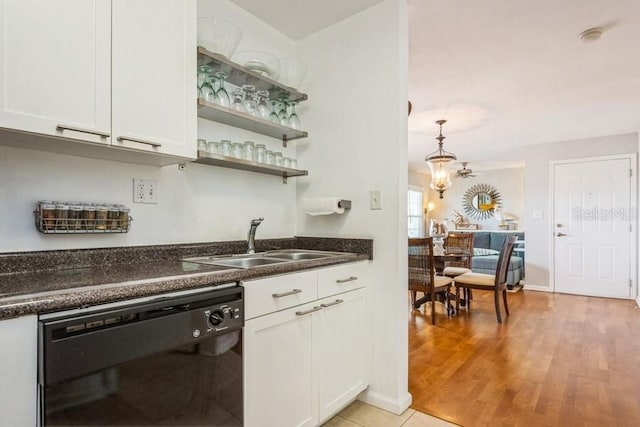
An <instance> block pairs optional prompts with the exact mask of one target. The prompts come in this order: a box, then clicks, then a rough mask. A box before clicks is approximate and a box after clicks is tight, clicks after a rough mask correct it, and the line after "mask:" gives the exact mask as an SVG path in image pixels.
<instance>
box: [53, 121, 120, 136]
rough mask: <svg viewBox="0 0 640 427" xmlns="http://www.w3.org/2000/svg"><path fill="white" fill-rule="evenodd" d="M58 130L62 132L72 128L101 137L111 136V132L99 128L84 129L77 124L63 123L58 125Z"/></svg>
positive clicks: (75, 130)
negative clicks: (76, 125)
mask: <svg viewBox="0 0 640 427" xmlns="http://www.w3.org/2000/svg"><path fill="white" fill-rule="evenodd" d="M56 130H59V131H61V132H62V131H65V130H72V131H74V132H82V133H90V134H91V135H98V136H99V137H101V138H109V137H110V136H111V134H110V133H109V132H101V131H99V130H93V129H84V128H79V127H75V126H69V125H61V124H59V125H58V126H56Z"/></svg>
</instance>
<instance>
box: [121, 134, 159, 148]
mask: <svg viewBox="0 0 640 427" xmlns="http://www.w3.org/2000/svg"><path fill="white" fill-rule="evenodd" d="M117 140H118V142H122V141H131V142H138V143H140V144H147V145H150V146H152V147H162V144H160V143H159V142H153V141H145V140H144V139H137V138H129V137H128V136H119V137H118V138H117Z"/></svg>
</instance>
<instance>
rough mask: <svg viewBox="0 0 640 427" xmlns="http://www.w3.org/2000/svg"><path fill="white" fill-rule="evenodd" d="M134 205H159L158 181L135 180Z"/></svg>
mask: <svg viewBox="0 0 640 427" xmlns="http://www.w3.org/2000/svg"><path fill="white" fill-rule="evenodd" d="M133 203H158V181H157V180H155V179H137V178H134V179H133Z"/></svg>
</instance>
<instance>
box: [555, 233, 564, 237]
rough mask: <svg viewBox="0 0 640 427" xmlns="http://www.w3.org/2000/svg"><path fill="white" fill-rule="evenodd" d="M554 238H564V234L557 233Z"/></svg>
mask: <svg viewBox="0 0 640 427" xmlns="http://www.w3.org/2000/svg"><path fill="white" fill-rule="evenodd" d="M556 236H558V237H564V236H566V234H564V233H558V234H556Z"/></svg>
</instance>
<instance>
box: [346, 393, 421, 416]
mask: <svg viewBox="0 0 640 427" xmlns="http://www.w3.org/2000/svg"><path fill="white" fill-rule="evenodd" d="M358 400H361V401H363V402H364V403H367V404H369V405H372V406H375V407H378V408H380V409H384V410H385V411H389V412H392V413H394V414H396V415H400V414H402V413H403V412H404V411H406V410H407V408H409V406H411V401H412V400H413V397H412V396H411V394H410V393H407V394H406V395H405V396H404V398H403V399H401V400H394V399H391V398H389V397H388V396H386V395H384V394H380V393H376V392H375V391H369V390H365V391H363V392H362V393H360V395H359V396H358Z"/></svg>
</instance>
